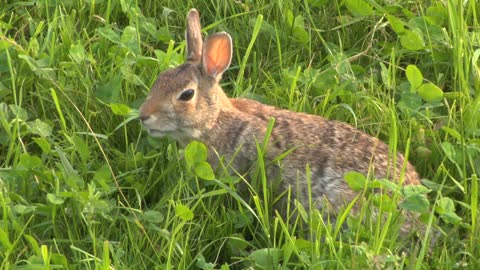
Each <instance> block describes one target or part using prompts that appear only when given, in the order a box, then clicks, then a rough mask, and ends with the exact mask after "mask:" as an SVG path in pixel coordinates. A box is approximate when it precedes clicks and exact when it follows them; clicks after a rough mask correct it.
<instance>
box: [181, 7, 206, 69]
mask: <svg viewBox="0 0 480 270" xmlns="http://www.w3.org/2000/svg"><path fill="white" fill-rule="evenodd" d="M185 39H186V41H187V62H190V63H200V60H201V58H202V46H203V44H202V43H203V41H202V29H201V26H200V17H199V15H198V11H197V10H196V9H194V8H192V9H191V10H190V11H189V12H188V15H187V31H186V32H185Z"/></svg>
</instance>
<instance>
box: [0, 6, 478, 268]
mask: <svg viewBox="0 0 480 270" xmlns="http://www.w3.org/2000/svg"><path fill="white" fill-rule="evenodd" d="M192 7H196V8H197V9H198V10H199V11H200V14H201V21H202V24H203V26H204V31H205V34H207V33H210V34H211V33H214V32H217V31H227V32H228V33H230V34H231V35H232V37H233V40H234V61H233V64H232V67H231V68H230V69H229V70H228V71H227V72H226V74H225V75H224V80H223V84H222V85H223V86H224V89H225V90H226V92H227V94H228V95H229V96H232V97H248V98H251V99H255V100H258V101H261V102H264V103H267V104H272V105H275V106H278V107H282V108H287V109H290V110H293V111H302V112H308V113H312V114H317V115H322V116H324V117H326V118H330V119H336V120H339V121H344V122H348V123H350V124H352V125H354V126H356V127H357V128H359V129H362V130H364V131H365V132H367V133H369V134H372V135H373V136H377V137H379V138H380V139H382V140H384V141H385V142H388V143H389V144H390V146H391V150H392V152H396V151H401V152H408V153H409V154H408V155H409V159H410V160H411V162H412V163H413V164H414V165H415V166H416V168H417V170H418V172H419V173H420V175H421V176H422V178H424V180H423V183H424V188H419V189H399V190H396V189H394V190H395V191H394V192H391V193H389V195H388V194H383V195H382V194H379V193H372V192H371V188H370V187H371V185H368V184H367V185H363V184H362V185H360V189H361V190H362V192H361V193H360V194H361V195H360V197H359V199H358V200H359V201H360V202H361V203H362V205H363V207H362V211H361V213H362V216H363V217H365V218H358V217H354V216H351V215H348V208H345V209H344V210H342V211H341V212H340V213H338V215H337V223H335V224H332V223H331V222H330V220H328V219H322V218H321V216H322V213H319V211H317V210H312V211H305V210H304V209H303V207H301V205H297V207H296V209H291V210H292V212H295V213H296V215H295V217H296V218H294V219H293V220H292V221H291V222H289V223H286V222H284V220H283V219H282V218H281V217H279V216H278V215H277V214H276V213H275V212H274V211H273V210H272V208H271V202H272V200H273V199H274V198H273V199H272V197H271V196H272V194H269V193H268V192H267V191H265V192H262V193H257V192H256V190H260V189H257V188H259V186H257V187H255V186H253V188H252V189H250V190H249V193H250V196H247V197H245V196H240V195H239V193H238V192H237V189H236V187H237V185H236V184H235V183H237V182H238V180H239V177H238V176H237V175H226V174H225V173H220V172H217V173H216V174H215V175H214V176H212V175H211V174H210V172H209V171H208V170H207V171H202V170H200V169H194V167H195V163H192V164H189V160H190V161H191V160H194V161H195V160H196V161H202V157H203V156H204V150H203V148H202V147H201V146H199V145H194V146H192V147H190V148H187V149H186V150H184V149H180V148H179V147H177V145H176V144H175V142H174V141H173V140H172V139H161V140H155V139H152V138H150V137H149V136H148V135H147V134H146V132H145V131H144V130H142V128H141V126H140V123H139V121H138V120H136V117H137V114H138V107H139V105H140V104H141V103H142V102H143V100H144V98H145V96H146V94H147V93H148V91H149V88H150V87H151V86H152V84H153V82H154V81H155V79H156V76H157V74H158V73H159V72H161V71H163V70H165V69H167V68H170V67H174V66H176V65H178V64H180V63H182V62H183V59H184V50H185V42H184V29H185V15H186V12H187V11H188V10H189V9H190V8H192ZM479 16H480V5H479V4H478V2H476V1H456V0H445V1H440V0H432V1H420V0H415V1H406V0H399V1H386V0H385V1H382V0H379V1H373V0H344V1H337V0H334V1H326V0H304V1H294V0H284V1H265V0H258V1H230V0H212V1H193V0H191V1H179V0H144V1H140V0H120V1H114V0H84V1H73V0H63V1H62V0H36V1H11V0H0V191H1V192H0V208H1V209H2V211H1V219H0V269H384V268H385V269H479V267H480V259H479V258H480V229H479V224H478V223H479V221H480V218H479V215H478V213H479V212H478V206H479V193H478V175H479V174H480V24H479ZM184 156H185V157H187V158H183V157H184ZM189 157H190V158H189ZM257 169H260V170H259V171H261V169H262V162H259V164H257ZM257 176H258V179H256V180H257V181H256V182H258V185H260V186H261V185H263V184H264V183H265V181H266V179H265V178H263V177H262V175H261V174H258V175H257ZM349 177H350V180H351V181H353V182H355V183H362V181H363V182H365V178H364V177H363V176H361V175H357V174H350V176H349ZM208 179H209V180H208ZM352 179H353V180H352ZM369 181H370V183H371V182H372V181H373V182H375V181H374V180H372V179H370V180H369ZM357 188H358V186H357ZM264 190H265V189H264ZM397 205H398V206H399V207H396V206H397ZM373 208H379V209H380V210H381V211H382V212H383V213H384V214H385V217H386V219H385V220H373V219H371V218H369V217H370V215H369V213H370V212H371V210H372V209H373ZM399 211H410V212H416V213H418V214H419V215H420V219H421V220H422V221H423V222H424V225H423V227H422V228H423V229H417V228H414V229H412V234H411V235H409V236H404V235H402V236H399V232H398V227H399V224H398V222H397V221H396V219H395V218H396V217H397V216H398V212H399ZM434 232H436V233H434ZM434 234H437V236H436V238H435V243H434V244H432V242H431V238H432V236H433V235H434Z"/></svg>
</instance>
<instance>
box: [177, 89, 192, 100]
mask: <svg viewBox="0 0 480 270" xmlns="http://www.w3.org/2000/svg"><path fill="white" fill-rule="evenodd" d="M194 93H195V91H193V89H187V90H185V91H183V92H182V94H180V97H179V98H178V99H179V100H182V101H188V100H190V99H192V97H193V94H194Z"/></svg>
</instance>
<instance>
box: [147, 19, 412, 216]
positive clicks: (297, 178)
mask: <svg viewBox="0 0 480 270" xmlns="http://www.w3.org/2000/svg"><path fill="white" fill-rule="evenodd" d="M187 20H188V27H187V34H186V37H187V50H188V51H187V55H188V57H187V63H186V64H183V65H181V66H179V67H177V68H175V69H172V70H169V71H166V72H164V73H162V74H160V75H159V78H158V80H157V82H156V83H155V85H154V86H153V89H152V91H151V92H150V94H149V97H148V98H147V100H146V101H145V103H144V104H143V105H142V107H141V109H140V114H141V119H142V122H143V124H144V125H145V127H146V128H147V129H148V130H149V132H150V133H151V134H152V135H153V136H159V137H162V136H166V135H170V136H172V137H174V138H176V139H177V140H179V141H180V142H182V143H183V144H186V143H188V142H189V141H191V140H199V141H201V142H203V143H205V144H206V145H207V146H208V147H209V148H210V153H211V155H210V156H209V160H210V162H212V164H214V165H215V164H217V163H218V160H217V156H216V155H215V154H213V153H219V154H220V155H221V156H224V157H226V158H227V160H228V159H229V158H231V157H232V156H233V155H234V153H238V154H237V156H236V157H235V159H234V161H233V167H234V168H235V169H236V170H237V171H239V172H241V173H245V172H246V170H247V169H248V168H249V167H250V166H251V165H252V164H253V163H254V162H255V160H256V159H257V148H256V142H263V140H264V136H265V132H266V129H267V126H268V122H269V120H270V118H274V119H275V125H274V127H273V131H272V134H271V137H270V140H269V143H268V147H267V154H266V160H267V161H269V160H270V161H271V160H273V159H275V158H276V157H277V156H279V155H280V154H282V153H284V152H286V151H289V150H292V149H293V150H292V152H291V153H290V154H289V155H287V156H286V157H285V158H284V159H283V161H282V165H281V166H273V167H272V168H269V169H268V174H269V175H268V176H269V177H270V179H272V181H274V180H273V179H274V178H275V177H277V176H279V175H281V183H280V188H281V189H282V190H285V189H287V188H288V187H291V188H292V191H293V193H292V194H293V195H294V196H295V197H296V198H297V199H298V200H299V201H300V202H302V204H303V205H304V206H307V205H308V194H307V192H308V188H307V176H306V170H305V169H306V166H307V164H308V165H309V166H310V170H311V187H312V196H313V199H314V200H316V203H317V204H318V205H320V207H321V202H322V200H323V198H326V199H327V200H328V201H329V202H330V204H331V205H332V206H333V208H334V209H338V208H339V207H340V206H341V205H343V204H344V203H345V202H348V201H350V200H352V199H353V197H354V196H355V195H356V194H355V192H353V191H352V190H350V189H349V187H348V185H347V184H346V182H345V180H344V174H345V173H346V172H349V171H357V172H360V173H363V174H370V175H374V176H375V177H376V178H389V179H392V180H393V181H403V184H405V185H407V184H408V185H410V184H419V177H418V174H417V172H416V171H415V169H414V167H413V166H412V165H411V164H410V163H408V161H406V160H405V159H404V157H403V156H402V155H401V154H397V155H396V156H395V158H394V157H391V156H389V149H388V146H387V145H386V144H384V143H383V142H381V141H380V140H378V139H377V138H375V137H372V136H370V135H367V134H365V133H364V132H362V131H359V130H357V129H354V128H353V127H351V126H349V125H347V124H345V123H341V122H337V121H331V120H326V119H324V118H322V117H319V116H315V115H310V114H305V113H296V112H292V111H288V110H282V109H278V108H275V107H272V106H268V105H264V104H261V103H259V102H256V101H253V100H249V99H230V98H228V97H227V96H226V95H225V93H224V91H223V90H222V88H221V87H220V86H219V84H218V82H219V80H220V78H221V75H222V73H223V72H224V71H225V70H226V69H227V68H228V66H229V64H230V61H231V54H232V52H231V50H232V46H231V39H230V36H229V35H228V34H227V33H217V34H214V35H212V36H211V37H210V38H208V39H206V40H205V44H202V40H201V38H199V37H201V30H200V23H199V18H198V12H197V11H196V10H192V11H191V12H190V13H189V15H188V17H187ZM192 50H193V51H192ZM199 58H201V59H199ZM188 89H192V90H194V91H195V95H194V96H193V98H192V99H191V100H187V101H185V100H180V99H179V96H180V95H181V93H182V92H184V91H186V90H188ZM238 149H240V150H239V151H237V150H238ZM405 165H406V168H405V171H404V174H403V175H402V168H403V167H404V166H405ZM280 170H281V172H280Z"/></svg>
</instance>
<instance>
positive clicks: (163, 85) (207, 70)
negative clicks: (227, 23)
mask: <svg viewBox="0 0 480 270" xmlns="http://www.w3.org/2000/svg"><path fill="white" fill-rule="evenodd" d="M186 41H187V46H186V52H187V60H186V63H184V64H182V65H180V66H178V67H176V68H174V69H171V70H168V71H165V72H162V73H160V75H159V76H158V79H157V81H156V82H155V84H154V86H153V88H152V90H151V91H150V93H149V95H148V96H147V98H146V100H145V102H144V103H143V105H142V106H141V108H140V119H141V121H142V123H143V125H144V126H145V127H146V129H147V130H148V132H149V133H150V134H151V135H152V136H155V137H163V136H166V135H169V136H172V137H174V138H177V139H182V138H188V139H195V138H199V137H200V136H201V135H202V133H203V132H204V131H206V130H208V129H209V128H211V127H212V126H213V125H215V123H216V121H217V116H218V113H219V111H220V109H221V108H224V107H225V106H229V100H228V98H227V97H226V95H225V93H224V92H223V90H222V89H221V87H220V86H219V85H218V82H219V80H220V79H221V76H222V74H223V72H224V71H225V70H226V69H227V68H228V67H229V65H230V62H231V59H232V39H231V38H230V35H228V34H227V33H225V32H221V33H216V34H213V35H211V36H209V37H208V38H207V39H206V40H205V43H203V41H202V35H201V28H200V18H199V15H198V11H197V10H195V9H192V10H190V11H189V13H188V15H187V31H186Z"/></svg>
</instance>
